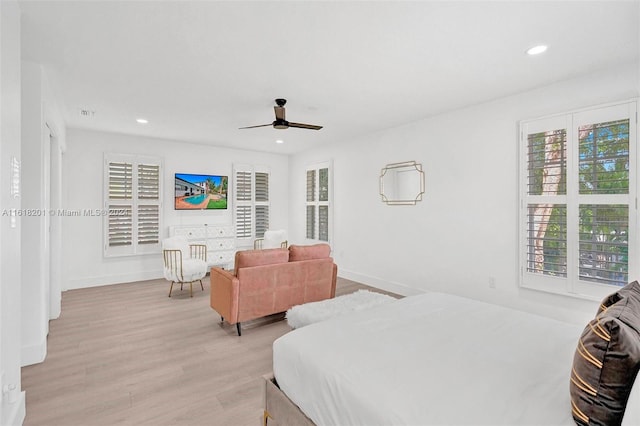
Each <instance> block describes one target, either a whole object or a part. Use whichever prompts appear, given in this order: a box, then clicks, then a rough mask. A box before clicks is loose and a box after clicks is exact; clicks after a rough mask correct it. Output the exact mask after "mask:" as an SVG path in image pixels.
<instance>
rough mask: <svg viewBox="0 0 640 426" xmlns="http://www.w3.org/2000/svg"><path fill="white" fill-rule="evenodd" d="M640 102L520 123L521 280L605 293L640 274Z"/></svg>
mask: <svg viewBox="0 0 640 426" xmlns="http://www.w3.org/2000/svg"><path fill="white" fill-rule="evenodd" d="M636 109H637V106H636V102H626V103H621V104H617V105H611V106H604V107H600V108H593V109H588V110H583V111H577V112H573V113H567V114H563V115H558V116H554V117H550V118H545V119H538V120H531V121H524V122H522V123H521V126H520V128H521V132H520V133H521V137H520V143H521V149H520V152H521V158H520V169H521V173H520V176H521V186H520V187H521V207H520V208H521V213H520V215H519V217H520V223H521V225H520V226H521V234H520V247H521V250H522V251H521V255H520V282H521V285H522V286H524V287H529V288H534V289H539V290H545V291H551V292H554V293H561V294H568V295H578V296H584V297H588V298H594V299H599V298H601V297H604V295H606V294H609V293H611V288H612V287H620V286H623V285H625V284H626V283H627V282H628V281H629V279H630V277H632V276H637V275H636V274H637V272H639V271H638V261H637V260H636V257H637V256H638V254H639V253H640V251H639V250H638V248H639V247H638V238H637V236H638V220H637V192H636V191H637V179H638V173H637V164H636V152H637V130H636V128H637V118H636Z"/></svg>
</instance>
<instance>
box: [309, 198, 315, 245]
mask: <svg viewBox="0 0 640 426" xmlns="http://www.w3.org/2000/svg"><path fill="white" fill-rule="evenodd" d="M315 224H316V206H307V238H309V239H311V240H313V239H315V238H316V233H315V228H316V227H315Z"/></svg>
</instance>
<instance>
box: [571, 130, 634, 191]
mask: <svg viewBox="0 0 640 426" xmlns="http://www.w3.org/2000/svg"><path fill="white" fill-rule="evenodd" d="M578 143H579V157H580V161H579V164H578V167H579V172H578V177H579V180H580V194H628V193H629V119H625V120H618V121H610V122H606V123H596V124H590V125H585V126H580V127H579V128H578Z"/></svg>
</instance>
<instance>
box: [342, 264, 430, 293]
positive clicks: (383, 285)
mask: <svg viewBox="0 0 640 426" xmlns="http://www.w3.org/2000/svg"><path fill="white" fill-rule="evenodd" d="M338 275H339V276H340V277H341V278H346V279H348V280H351V281H356V282H359V283H361V284H366V285H368V286H371V287H375V288H378V289H380V290H384V291H389V292H391V293H395V294H399V295H401V296H414V295H416V294H422V293H424V292H425V291H424V290H420V289H417V288H413V287H410V286H408V285H406V284H402V283H399V282H395V281H387V280H382V279H380V278H377V277H372V276H369V275H365V274H360V273H357V272H353V271H348V270H344V269H340V268H338Z"/></svg>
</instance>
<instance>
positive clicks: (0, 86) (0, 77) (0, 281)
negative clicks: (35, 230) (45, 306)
mask: <svg viewBox="0 0 640 426" xmlns="http://www.w3.org/2000/svg"><path fill="white" fill-rule="evenodd" d="M0 94H1V96H0V212H4V211H5V210H10V209H19V208H20V198H19V197H14V196H13V195H12V194H11V191H10V187H11V186H10V185H11V171H12V167H11V162H12V159H17V160H20V137H21V136H20V132H21V129H20V10H19V7H18V4H17V2H15V1H10V0H7V1H4V0H3V1H0ZM14 219H15V221H13V220H12V218H11V217H10V216H5V215H1V216H0V390H3V389H4V386H9V387H11V388H12V390H11V391H9V392H4V391H3V392H2V393H0V424H2V425H18V424H22V421H23V419H24V415H25V400H24V392H22V391H21V389H22V385H21V382H20V347H21V345H20V332H21V328H20V322H21V318H20V307H21V304H20V299H21V296H20V284H21V276H20V275H21V271H20V262H21V258H20V227H21V225H20V219H19V218H15V217H14Z"/></svg>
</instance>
